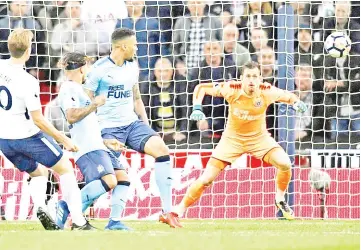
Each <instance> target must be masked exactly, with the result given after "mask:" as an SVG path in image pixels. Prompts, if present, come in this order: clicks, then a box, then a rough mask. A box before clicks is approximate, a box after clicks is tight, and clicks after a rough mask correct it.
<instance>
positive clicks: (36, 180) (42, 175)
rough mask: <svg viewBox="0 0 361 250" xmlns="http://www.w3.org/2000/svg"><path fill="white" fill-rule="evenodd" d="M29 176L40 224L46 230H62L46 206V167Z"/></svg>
mask: <svg viewBox="0 0 361 250" xmlns="http://www.w3.org/2000/svg"><path fill="white" fill-rule="evenodd" d="M29 175H30V176H31V180H30V185H29V188H30V195H31V198H32V199H33V203H34V211H36V215H37V217H38V219H39V221H40V223H41V224H42V225H43V227H44V228H45V229H46V230H60V228H59V227H58V226H57V225H56V223H55V222H54V220H53V219H52V218H51V216H50V215H49V213H48V212H47V207H46V204H45V200H46V186H47V181H48V170H47V169H46V168H45V167H43V166H40V165H38V166H37V167H36V169H35V171H33V172H31V173H30V174H29Z"/></svg>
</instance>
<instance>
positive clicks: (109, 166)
mask: <svg viewBox="0 0 361 250" xmlns="http://www.w3.org/2000/svg"><path fill="white" fill-rule="evenodd" d="M76 165H77V166H78V167H79V169H80V172H81V173H82V175H83V177H84V179H85V182H86V183H89V182H92V181H94V180H99V179H100V178H102V177H103V176H105V175H108V174H114V170H123V169H124V167H123V166H122V165H121V164H120V162H119V160H118V159H117V158H116V157H115V156H114V155H113V154H112V153H110V152H107V151H105V150H95V151H91V152H89V153H86V154H84V155H82V156H81V157H80V158H79V159H78V160H77V161H76Z"/></svg>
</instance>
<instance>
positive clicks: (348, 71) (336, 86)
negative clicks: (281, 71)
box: [0, 0, 360, 148]
mask: <svg viewBox="0 0 361 250" xmlns="http://www.w3.org/2000/svg"><path fill="white" fill-rule="evenodd" d="M281 4H283V3H272V2H268V1H261V0H252V1H250V2H249V3H244V2H243V1H207V2H205V1H135V0H132V1H124V0H102V1H99V0H85V1H7V3H2V4H0V58H1V59H5V58H8V57H9V53H8V49H7V44H6V40H7V37H8V35H9V33H10V31H11V30H12V29H14V28H17V27H23V28H27V29H30V30H32V31H33V33H34V35H35V36H34V40H35V42H34V45H33V48H32V56H31V59H30V60H29V61H28V63H27V64H26V68H27V70H28V71H29V72H30V73H31V74H32V75H34V76H35V77H37V78H39V80H40V81H41V84H43V85H50V86H51V87H52V88H50V90H51V91H52V93H51V96H52V99H53V100H51V101H50V103H48V104H47V105H46V108H45V114H46V115H47V116H48V117H49V118H50V119H51V120H52V121H53V122H54V124H55V125H56V126H57V128H58V129H61V130H64V131H66V127H67V126H66V123H65V121H64V120H63V118H62V115H61V112H59V110H58V105H57V99H56V90H57V89H58V88H59V84H60V83H61V81H62V79H63V78H64V77H63V75H62V73H61V71H60V70H59V68H58V67H57V62H58V60H59V58H60V57H61V55H62V54H64V53H66V52H69V51H82V52H85V53H86V54H87V55H88V56H90V57H93V58H94V60H97V59H98V58H100V57H102V56H106V55H107V54H108V53H109V51H110V44H109V41H110V40H109V37H110V34H111V32H112V31H113V30H114V29H115V28H120V27H126V28H131V29H134V30H135V31H136V37H137V42H138V51H137V60H138V62H139V67H140V76H139V81H140V86H141V93H142V98H143V101H144V103H145V106H146V108H147V112H148V117H149V119H150V120H151V126H152V127H153V129H154V130H156V131H157V132H159V133H160V134H161V135H162V136H164V139H165V140H166V141H168V143H169V144H171V145H175V146H177V147H182V146H183V147H185V148H191V147H193V146H195V147H199V146H200V145H201V144H202V145H207V144H209V145H210V146H211V147H212V146H214V143H216V142H217V139H218V138H219V137H220V135H221V134H222V131H223V129H224V126H225V123H226V117H227V112H228V109H227V103H226V102H225V100H223V98H218V97H217V98H211V97H207V98H206V99H205V100H204V112H205V114H206V116H207V119H206V120H204V121H201V122H198V123H192V122H189V120H188V119H187V117H188V116H189V114H190V112H189V111H190V107H191V106H192V103H191V102H192V91H193V89H194V88H195V86H196V85H197V84H200V83H204V82H223V81H230V80H235V79H237V78H238V77H239V72H240V67H241V66H242V65H244V64H245V63H247V62H249V61H256V62H258V63H259V64H260V67H261V72H262V77H263V79H264V81H267V82H269V83H271V84H273V85H275V86H277V30H276V27H277V11H278V8H279V7H280V5H281ZM291 5H292V7H293V9H294V13H295V15H294V17H295V26H296V29H295V55H294V59H295V88H296V92H297V94H298V95H299V96H300V98H301V100H303V101H304V102H305V103H307V105H308V106H309V110H308V112H306V113H305V114H303V115H302V116H301V115H298V116H297V117H296V140H297V141H299V142H300V145H301V146H302V145H305V147H317V145H318V144H319V145H321V147H323V146H324V145H325V142H329V143H327V144H328V145H331V147H336V146H340V145H341V146H342V145H348V146H349V145H353V146H355V145H356V144H357V143H359V141H360V2H358V1H336V2H333V1H329V0H324V1H312V2H311V1H299V2H293V3H291ZM336 30H338V31H343V32H345V33H346V34H347V35H348V36H349V37H350V38H351V40H352V49H351V53H350V55H349V56H347V57H345V58H341V59H334V58H331V57H329V56H326V55H325V52H324V50H323V41H324V40H325V38H326V37H327V36H328V35H329V34H330V33H331V32H333V31H336ZM276 117H277V106H270V107H269V110H268V111H267V126H268V128H269V131H270V133H272V134H273V135H274V136H277V119H276ZM353 143H355V144H353Z"/></svg>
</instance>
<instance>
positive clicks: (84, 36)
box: [51, 1, 98, 61]
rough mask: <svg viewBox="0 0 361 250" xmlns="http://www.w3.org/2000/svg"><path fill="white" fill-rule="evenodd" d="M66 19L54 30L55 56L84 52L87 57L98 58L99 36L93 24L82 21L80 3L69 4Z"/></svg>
mask: <svg viewBox="0 0 361 250" xmlns="http://www.w3.org/2000/svg"><path fill="white" fill-rule="evenodd" d="M66 17H67V19H66V20H65V21H64V22H61V23H59V24H57V25H56V26H55V28H54V34H53V36H52V39H51V48H52V50H53V56H54V57H60V56H61V55H62V54H64V53H67V52H73V51H80V52H83V53H85V54H86V55H87V56H97V55H98V44H97V35H96V33H95V32H94V28H93V26H92V25H91V24H89V23H83V22H82V21H81V19H80V1H69V2H68V3H67V5H66ZM57 59H59V58H57ZM56 61H58V60H56Z"/></svg>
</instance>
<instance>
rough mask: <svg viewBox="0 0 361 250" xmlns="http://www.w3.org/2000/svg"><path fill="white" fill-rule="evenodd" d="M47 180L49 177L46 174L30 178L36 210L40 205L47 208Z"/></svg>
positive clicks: (30, 187) (31, 193)
mask: <svg viewBox="0 0 361 250" xmlns="http://www.w3.org/2000/svg"><path fill="white" fill-rule="evenodd" d="M47 182H48V178H47V177H46V176H37V177H32V178H31V180H30V183H29V189H30V195H31V198H32V199H33V203H34V211H37V210H38V208H39V207H41V208H44V209H46V205H45V200H46V186H47ZM46 210H47V209H46Z"/></svg>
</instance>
